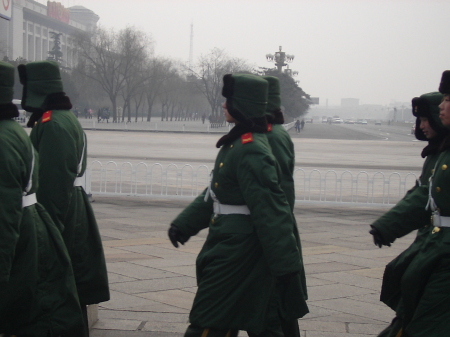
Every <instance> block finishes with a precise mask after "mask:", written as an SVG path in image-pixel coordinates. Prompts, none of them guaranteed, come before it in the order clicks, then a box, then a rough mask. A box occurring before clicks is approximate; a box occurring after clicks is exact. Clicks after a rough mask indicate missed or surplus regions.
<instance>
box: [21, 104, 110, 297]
mask: <svg viewBox="0 0 450 337" xmlns="http://www.w3.org/2000/svg"><path fill="white" fill-rule="evenodd" d="M30 138H31V141H32V143H33V145H34V147H35V148H36V150H37V151H38V152H39V181H40V187H39V190H38V192H37V198H38V200H39V202H40V203H42V204H43V205H44V207H45V208H46V209H47V210H48V212H49V214H50V215H51V217H52V219H53V220H54V221H55V223H56V224H57V225H58V227H59V229H60V230H61V232H62V235H63V238H64V242H65V243H66V246H67V249H68V251H69V255H70V258H71V260H72V266H73V270H74V274H75V280H76V284H77V290H78V296H79V299H80V303H81V304H82V305H88V304H94V303H99V302H104V301H108V300H109V286H108V275H107V271H106V262H105V257H104V253H103V246H102V242H101V238H100V233H99V230H98V226H97V222H96V220H95V216H94V212H93V210H92V207H91V205H90V202H89V200H88V197H87V195H86V192H85V191H84V189H83V188H82V187H81V186H76V187H75V186H74V181H75V178H76V177H77V176H78V177H80V176H82V175H83V174H84V172H85V170H86V157H87V154H86V147H87V144H86V142H87V141H86V136H85V134H84V132H83V130H82V128H81V125H80V123H79V122H78V120H77V118H76V117H75V116H74V115H73V113H72V112H70V111H69V110H53V111H52V112H51V115H49V114H48V113H44V115H43V116H42V118H41V119H39V121H38V122H37V124H36V125H35V126H34V127H33V129H32V131H31V134H30ZM80 161H81V163H82V166H81V168H80V170H79V169H78V165H79V163H80Z"/></svg>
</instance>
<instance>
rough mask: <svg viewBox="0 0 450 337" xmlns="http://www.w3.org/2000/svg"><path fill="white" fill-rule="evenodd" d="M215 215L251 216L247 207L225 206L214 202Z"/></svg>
mask: <svg viewBox="0 0 450 337" xmlns="http://www.w3.org/2000/svg"><path fill="white" fill-rule="evenodd" d="M214 214H244V215H250V210H249V209H248V207H247V205H224V204H221V203H220V202H217V201H214Z"/></svg>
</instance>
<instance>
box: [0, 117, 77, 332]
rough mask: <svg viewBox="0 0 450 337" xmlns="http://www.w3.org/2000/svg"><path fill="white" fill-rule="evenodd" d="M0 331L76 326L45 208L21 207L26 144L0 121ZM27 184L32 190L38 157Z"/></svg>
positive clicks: (63, 253)
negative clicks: (29, 184)
mask: <svg viewBox="0 0 450 337" xmlns="http://www.w3.org/2000/svg"><path fill="white" fill-rule="evenodd" d="M0 144H1V145H0V231H1V234H0V333H7V334H12V335H17V336H21V337H22V336H33V337H48V336H58V335H60V334H61V333H63V332H68V331H75V330H76V329H77V327H81V326H82V318H81V309H80V305H79V302H78V297H77V291H76V287H75V279H74V276H73V272H72V267H71V264H70V258H69V255H68V253H67V250H66V247H65V245H64V241H63V238H62V237H61V234H60V232H59V230H58V229H57V227H56V226H55V224H54V222H53V221H52V219H51V218H50V216H49V214H48V213H47V212H46V210H45V209H44V208H43V207H42V205H40V204H39V203H36V204H34V205H31V206H28V207H24V208H23V207H22V195H23V193H24V191H25V190H26V188H27V185H28V182H29V179H30V173H31V170H32V167H33V165H32V162H33V154H32V145H31V142H30V139H29V137H28V135H27V134H26V133H25V131H24V130H23V128H22V127H21V126H20V125H19V124H18V123H17V122H15V121H13V120H2V121H0ZM34 152H35V154H34V157H35V163H36V165H34V169H33V174H32V185H31V188H30V189H29V190H28V192H27V194H32V193H35V191H36V189H37V187H38V165H37V161H38V154H37V153H36V151H34Z"/></svg>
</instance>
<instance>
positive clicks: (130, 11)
mask: <svg viewBox="0 0 450 337" xmlns="http://www.w3.org/2000/svg"><path fill="white" fill-rule="evenodd" d="M39 2H41V3H46V1H44V0H39ZM61 3H62V4H63V5H65V6H66V7H68V6H73V5H82V6H85V7H87V8H89V9H91V10H93V11H94V12H95V13H96V14H98V15H99V16H100V21H99V23H100V24H101V25H102V26H104V27H115V28H117V29H120V28H124V27H126V26H127V25H131V26H135V27H136V28H139V29H141V30H143V31H145V32H147V33H149V34H151V36H152V37H153V39H154V40H155V42H156V48H155V53H156V55H161V56H167V57H171V58H175V59H179V60H182V61H188V59H189V46H190V25H191V23H193V25H194V48H193V52H194V60H196V59H197V58H198V57H199V56H200V55H201V54H206V53H208V51H210V50H211V49H212V48H214V47H218V48H221V49H224V50H225V51H226V52H227V53H228V54H229V55H230V56H233V57H239V58H244V59H246V60H248V61H249V62H250V63H252V64H255V66H262V67H270V66H271V64H270V63H269V62H267V60H266V57H265V55H266V54H267V53H271V54H273V53H274V52H275V51H277V50H278V47H279V46H282V47H283V51H285V52H286V53H288V54H293V55H295V59H294V62H293V63H291V64H290V68H292V69H293V70H296V71H298V72H299V75H298V77H297V79H298V80H299V81H300V86H301V87H302V88H303V90H305V91H306V92H307V93H308V94H310V95H311V96H318V97H319V98H320V104H321V105H324V104H325V103H326V100H327V99H328V104H329V105H339V104H340V99H341V98H348V97H352V98H359V99H360V103H361V104H389V103H391V102H393V101H398V102H410V101H411V98H412V97H414V96H419V95H421V94H423V93H425V92H430V91H435V90H437V88H438V86H439V81H440V77H441V74H442V71H443V70H446V69H450V45H449V42H448V33H449V32H450V1H448V0H409V1H406V0H389V1H386V0H296V1H295V0H277V1H276V0H239V1H238V0H127V1H124V0H121V1H119V0H95V1H92V0H61Z"/></svg>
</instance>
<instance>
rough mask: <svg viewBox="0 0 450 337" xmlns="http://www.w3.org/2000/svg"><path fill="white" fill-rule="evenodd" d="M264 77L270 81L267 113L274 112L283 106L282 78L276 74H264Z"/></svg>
mask: <svg viewBox="0 0 450 337" xmlns="http://www.w3.org/2000/svg"><path fill="white" fill-rule="evenodd" d="M263 78H264V79H265V80H266V81H267V82H268V83H269V91H268V94H267V108H266V113H267V114H272V113H274V112H275V111H278V110H280V107H281V97H280V80H279V79H278V78H276V77H275V76H263Z"/></svg>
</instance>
